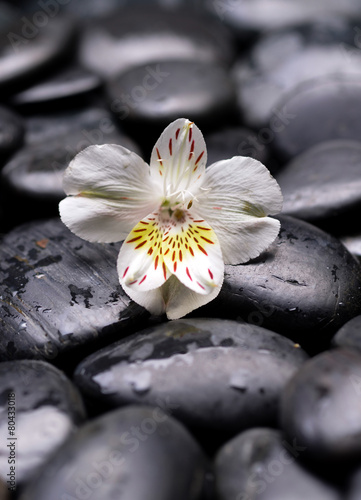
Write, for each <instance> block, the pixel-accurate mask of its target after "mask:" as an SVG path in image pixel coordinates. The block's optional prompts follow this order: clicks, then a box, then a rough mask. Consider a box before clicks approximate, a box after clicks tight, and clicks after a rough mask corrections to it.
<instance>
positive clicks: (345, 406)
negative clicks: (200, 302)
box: [0, 0, 361, 500]
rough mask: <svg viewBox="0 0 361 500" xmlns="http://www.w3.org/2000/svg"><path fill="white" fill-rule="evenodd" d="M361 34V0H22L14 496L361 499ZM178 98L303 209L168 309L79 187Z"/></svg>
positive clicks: (2, 178) (8, 340) (5, 70)
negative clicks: (63, 210)
mask: <svg viewBox="0 0 361 500" xmlns="http://www.w3.org/2000/svg"><path fill="white" fill-rule="evenodd" d="M360 49H361V0H337V1H336V0H318V1H317V2H314V1H313V0H306V1H304V0H293V1H292V2H290V1H289V0H253V1H252V2H249V1H248V0H216V1H214V0H197V1H195V2H193V1H191V0H183V1H182V0H173V1H171V0H163V1H161V0H158V1H156V0H153V1H151V0H148V1H145V0H137V1H130V0H128V1H127V0H103V1H102V2H98V1H96V0H70V1H69V0H42V1H38V0H36V1H35V0H16V1H13V2H10V0H8V1H6V0H5V1H1V2H0V231H1V241H0V299H1V302H0V500H84V499H101V500H120V499H122V500H144V499H146V500H153V499H154V500H178V499H179V500H305V499H307V500H341V499H345V500H359V499H360V498H361V439H360V436H361V263H360V259H361V225H360V222H359V221H360V211H361V83H360V75H361V51H360ZM178 117H186V118H189V119H191V120H192V121H195V122H196V123H197V125H198V126H199V127H200V128H201V130H202V132H203V134H204V136H205V140H206V144H207V148H208V157H209V164H211V163H213V162H215V161H218V160H220V159H225V158H230V157H232V156H236V155H243V156H251V157H254V158H256V159H258V160H260V161H262V162H263V163H264V164H265V165H266V166H267V167H268V168H269V169H270V170H271V172H272V173H273V175H274V176H275V177H276V179H277V180H278V182H279V184H280V186H281V188H282V191H283V194H284V208H283V211H282V213H281V214H279V215H278V216H277V217H278V218H279V220H280V222H281V230H280V233H279V235H278V237H277V239H276V240H275V241H274V243H273V244H272V245H271V246H270V247H269V248H268V249H267V250H266V251H265V252H263V253H262V254H261V255H260V256H259V257H258V258H256V259H254V260H252V261H250V262H249V263H247V264H244V265H238V266H231V265H227V266H225V280H224V284H223V287H222V290H221V293H220V294H219V296H218V297H217V298H216V299H215V300H214V301H213V302H211V303H209V304H207V305H206V306H203V307H202V308H200V309H198V310H196V311H194V312H193V313H191V314H189V315H188V316H187V317H186V318H182V319H179V320H176V321H168V320H166V318H165V317H153V316H151V315H150V314H149V313H148V312H147V311H146V310H144V309H143V308H142V307H141V306H139V305H137V304H135V303H134V302H132V301H131V300H130V299H129V297H127V295H126V294H125V293H124V292H123V290H122V288H121V287H120V285H119V282H118V277H117V273H116V259H117V255H118V252H119V248H120V246H121V242H120V243H116V244H92V243H88V242H86V241H84V240H81V239H80V238H78V237H77V236H75V235H74V234H72V233H70V231H69V230H68V229H67V228H66V227H65V226H64V225H63V224H62V222H61V221H60V219H59V215H58V203H59V201H60V200H61V199H62V198H63V197H64V191H63V188H62V175H63V172H64V170H65V168H66V167H67V165H68V164H69V162H70V160H71V159H72V158H73V157H74V156H75V154H77V153H78V152H79V151H81V150H82V149H84V148H85V147H87V146H89V145H91V144H106V143H113V144H121V145H123V146H125V147H127V148H128V149H131V150H132V151H135V152H137V153H138V154H139V155H140V156H142V157H143V158H144V160H145V161H148V160H149V155H150V151H151V148H152V146H153V144H154V142H155V140H156V139H157V138H158V136H159V134H160V133H161V131H162V130H163V128H164V127H165V126H166V125H167V124H169V123H170V122H171V121H172V120H174V119H176V118H178Z"/></svg>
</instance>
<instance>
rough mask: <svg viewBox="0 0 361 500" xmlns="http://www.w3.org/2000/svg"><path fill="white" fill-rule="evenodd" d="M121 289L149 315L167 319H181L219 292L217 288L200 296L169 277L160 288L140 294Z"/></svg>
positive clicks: (132, 290)
mask: <svg viewBox="0 0 361 500" xmlns="http://www.w3.org/2000/svg"><path fill="white" fill-rule="evenodd" d="M123 288H124V291H125V292H126V293H127V294H128V295H129V297H130V298H131V299H132V300H134V302H136V303H137V304H139V305H141V306H143V307H145V309H147V310H148V311H149V312H150V313H151V314H154V315H156V316H158V315H161V314H164V313H166V314H167V317H168V319H178V318H182V317H183V316H185V315H186V314H189V313H190V312H192V311H193V310H194V309H198V307H201V306H203V305H205V304H208V302H210V301H211V300H213V299H215V298H216V297H217V295H218V294H219V292H220V290H221V286H219V287H217V288H214V289H213V290H212V292H211V293H209V294H208V295H201V294H199V293H196V292H194V291H193V290H190V289H189V288H187V287H186V286H185V285H183V284H182V283H181V282H180V281H179V280H178V279H177V278H176V277H175V276H171V277H170V278H169V279H168V280H167V281H166V282H165V283H164V285H163V286H161V287H160V288H156V289H154V290H149V291H148V292H140V291H139V290H137V289H136V288H134V287H127V286H125V285H123Z"/></svg>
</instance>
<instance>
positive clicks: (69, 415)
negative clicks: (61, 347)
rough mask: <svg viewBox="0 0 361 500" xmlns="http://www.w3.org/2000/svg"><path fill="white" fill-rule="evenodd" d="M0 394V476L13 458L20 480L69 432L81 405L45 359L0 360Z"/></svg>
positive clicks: (78, 418)
mask: <svg viewBox="0 0 361 500" xmlns="http://www.w3.org/2000/svg"><path fill="white" fill-rule="evenodd" d="M0 395H1V399H0V415H1V416H0V430H1V434H0V442H1V446H0V477H1V478H2V479H3V480H5V481H6V480H7V479H8V477H7V474H8V473H9V470H10V465H11V464H13V463H14V464H16V465H15V476H16V481H15V482H16V485H19V484H20V483H21V484H23V483H24V482H26V481H27V480H29V479H30V478H31V477H32V476H33V474H34V473H35V472H36V471H37V470H38V469H39V468H40V467H42V466H43V465H44V464H45V463H46V461H47V460H48V458H49V456H50V455H51V454H52V453H53V452H54V451H55V450H57V449H58V448H59V447H60V445H61V444H62V443H63V442H64V441H65V440H66V439H67V438H68V437H69V436H70V435H72V434H73V433H74V431H75V429H76V427H77V426H78V425H80V424H81V423H82V422H83V421H84V420H85V409H84V405H83V401H82V399H81V397H80V395H79V392H78V390H77V389H76V388H75V387H74V385H73V384H72V382H71V381H70V380H69V379H68V378H67V377H66V376H65V375H64V373H63V372H62V371H60V370H58V369H57V368H55V367H54V366H52V365H50V364H49V363H46V362H44V361H34V360H21V361H11V362H10V361H7V362H3V363H0ZM8 411H10V412H11V413H9V412H8ZM10 417H13V418H10ZM9 421H10V424H12V425H13V427H10V430H9V428H8V425H9ZM11 429H13V430H11ZM14 429H15V430H14ZM11 442H13V443H15V444H13V445H12V448H11V447H9V446H7V445H9V444H10V443H11ZM11 452H13V453H11ZM9 457H10V458H9ZM9 459H10V460H14V462H11V463H9V462H8V460H9ZM0 498H1V497H0Z"/></svg>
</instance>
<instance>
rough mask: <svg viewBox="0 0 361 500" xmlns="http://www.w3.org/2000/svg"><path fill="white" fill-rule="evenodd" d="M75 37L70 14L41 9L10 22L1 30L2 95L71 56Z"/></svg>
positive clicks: (0, 88) (39, 76)
mask: <svg viewBox="0 0 361 500" xmlns="http://www.w3.org/2000/svg"><path fill="white" fill-rule="evenodd" d="M75 38H76V29H75V23H74V22H73V20H72V19H71V18H69V17H66V16H61V15H57V16H55V17H50V16H49V15H47V14H46V13H45V12H44V11H43V10H41V9H38V10H37V11H36V12H35V13H33V14H32V15H29V16H26V15H23V16H22V17H21V18H18V21H17V22H16V23H15V24H13V25H11V26H8V27H7V29H6V30H5V31H3V32H1V33H0V91H1V92H2V96H1V98H0V99H3V98H4V97H5V96H6V95H9V94H13V93H16V92H17V91H19V90H21V89H24V88H26V87H28V86H29V85H30V84H32V82H34V81H36V80H37V79H39V78H41V77H42V76H44V74H46V71H48V70H49V69H51V68H54V67H55V66H56V65H57V64H59V62H61V61H63V60H65V59H67V58H68V59H69V58H70V55H73V53H72V51H73V49H74V44H75Z"/></svg>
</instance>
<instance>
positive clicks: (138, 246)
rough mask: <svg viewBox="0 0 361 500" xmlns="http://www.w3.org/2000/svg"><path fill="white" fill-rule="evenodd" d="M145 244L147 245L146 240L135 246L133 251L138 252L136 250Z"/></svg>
mask: <svg viewBox="0 0 361 500" xmlns="http://www.w3.org/2000/svg"><path fill="white" fill-rule="evenodd" d="M146 243H147V240H144V241H142V243H139V245H137V246H136V247H135V250H138V248H141V247H142V246H143V245H145V244H146Z"/></svg>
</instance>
